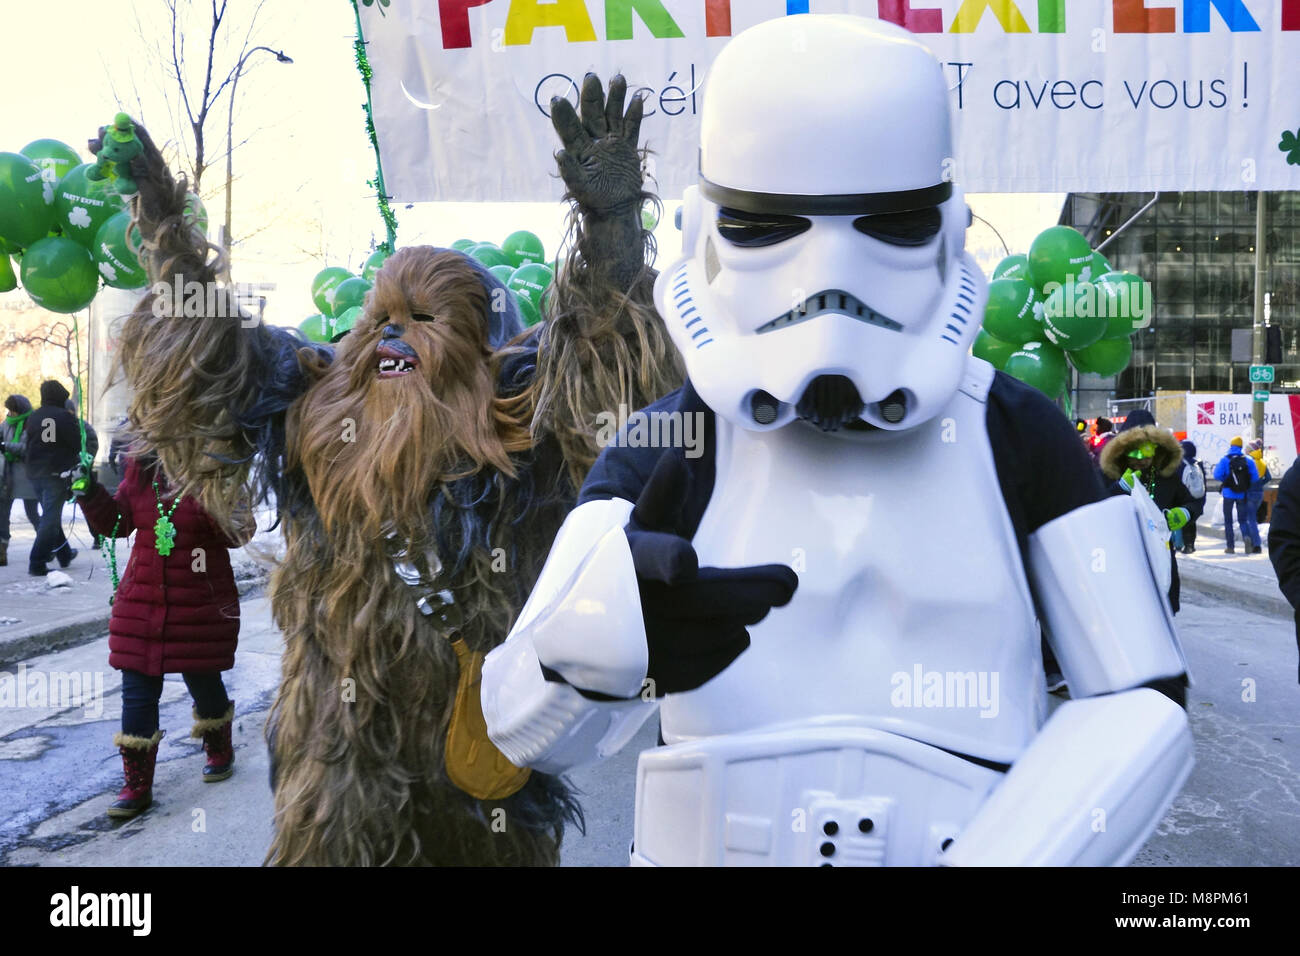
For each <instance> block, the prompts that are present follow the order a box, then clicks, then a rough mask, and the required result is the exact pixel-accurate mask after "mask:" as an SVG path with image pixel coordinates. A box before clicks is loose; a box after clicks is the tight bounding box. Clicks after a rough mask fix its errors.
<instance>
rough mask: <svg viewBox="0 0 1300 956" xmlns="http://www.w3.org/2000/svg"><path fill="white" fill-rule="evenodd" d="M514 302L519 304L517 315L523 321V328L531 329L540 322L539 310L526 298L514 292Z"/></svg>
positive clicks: (540, 314)
mask: <svg viewBox="0 0 1300 956" xmlns="http://www.w3.org/2000/svg"><path fill="white" fill-rule="evenodd" d="M515 301H516V302H517V303H518V304H519V315H520V317H521V318H522V319H523V320H524V328H526V329H529V328H532V327H533V326H534V325H537V323H539V322H541V321H542V313H541V310H540V309H538V308H537V306H535V305H533V303H532V300H530V299H529V298H528V297H527V296H525V295H522V294H521V293H518V292H516V293H515Z"/></svg>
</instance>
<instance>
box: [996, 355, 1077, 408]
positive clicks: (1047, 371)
mask: <svg viewBox="0 0 1300 956" xmlns="http://www.w3.org/2000/svg"><path fill="white" fill-rule="evenodd" d="M1003 371H1004V372H1006V373H1007V374H1008V375H1010V376H1012V377H1014V378H1018V379H1020V381H1022V382H1024V383H1025V384H1026V385H1032V386H1033V387H1034V388H1036V389H1038V390H1039V391H1040V392H1042V393H1043V394H1044V395H1046V396H1047V397H1048V398H1052V399H1055V398H1056V397H1058V396H1059V395H1060V394H1061V392H1062V391H1064V390H1065V376H1066V374H1067V372H1068V371H1069V368H1068V366H1067V365H1066V364H1065V354H1064V353H1063V352H1062V351H1061V350H1060V349H1058V348H1056V347H1055V346H1053V345H1047V344H1046V343H1043V342H1026V343H1025V344H1024V346H1023V347H1022V348H1021V349H1020V350H1019V351H1017V352H1014V353H1012V355H1011V357H1010V358H1008V359H1007V364H1006V368H1004V369H1003Z"/></svg>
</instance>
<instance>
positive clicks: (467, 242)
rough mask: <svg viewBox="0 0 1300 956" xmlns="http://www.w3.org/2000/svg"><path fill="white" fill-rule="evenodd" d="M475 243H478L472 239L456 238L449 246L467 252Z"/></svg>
mask: <svg viewBox="0 0 1300 956" xmlns="http://www.w3.org/2000/svg"><path fill="white" fill-rule="evenodd" d="M477 245H478V243H477V242H475V241H474V240H473V239H457V240H456V241H455V242H453V243H452V244H451V247H452V248H453V249H455V250H456V251H457V252H469V251H470V250H471V249H473V248H474V247H475V246H477Z"/></svg>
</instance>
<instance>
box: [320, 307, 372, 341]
mask: <svg viewBox="0 0 1300 956" xmlns="http://www.w3.org/2000/svg"><path fill="white" fill-rule="evenodd" d="M336 301H337V300H336ZM364 314H365V313H364V312H363V310H362V308H361V306H359V305H354V306H352V307H351V308H350V309H348V310H346V311H345V312H343V313H342V314H341V315H339V317H338V318H337V319H329V320H328V321H327V322H326V327H327V328H328V329H329V330H330V341H331V342H337V341H338V340H339V339H341V338H343V336H345V335H347V334H348V333H349V332H351V331H352V329H353V328H354V327H355V326H356V324H357V322H358V321H359V320H360V319H361V316H362V315H364Z"/></svg>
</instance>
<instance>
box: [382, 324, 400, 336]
mask: <svg viewBox="0 0 1300 956" xmlns="http://www.w3.org/2000/svg"><path fill="white" fill-rule="evenodd" d="M404 331H405V330H404V329H403V328H402V327H401V326H400V325H385V326H384V331H383V333H382V335H381V336H380V337H381V338H385V339H400V338H401V337H402V332H404Z"/></svg>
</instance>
